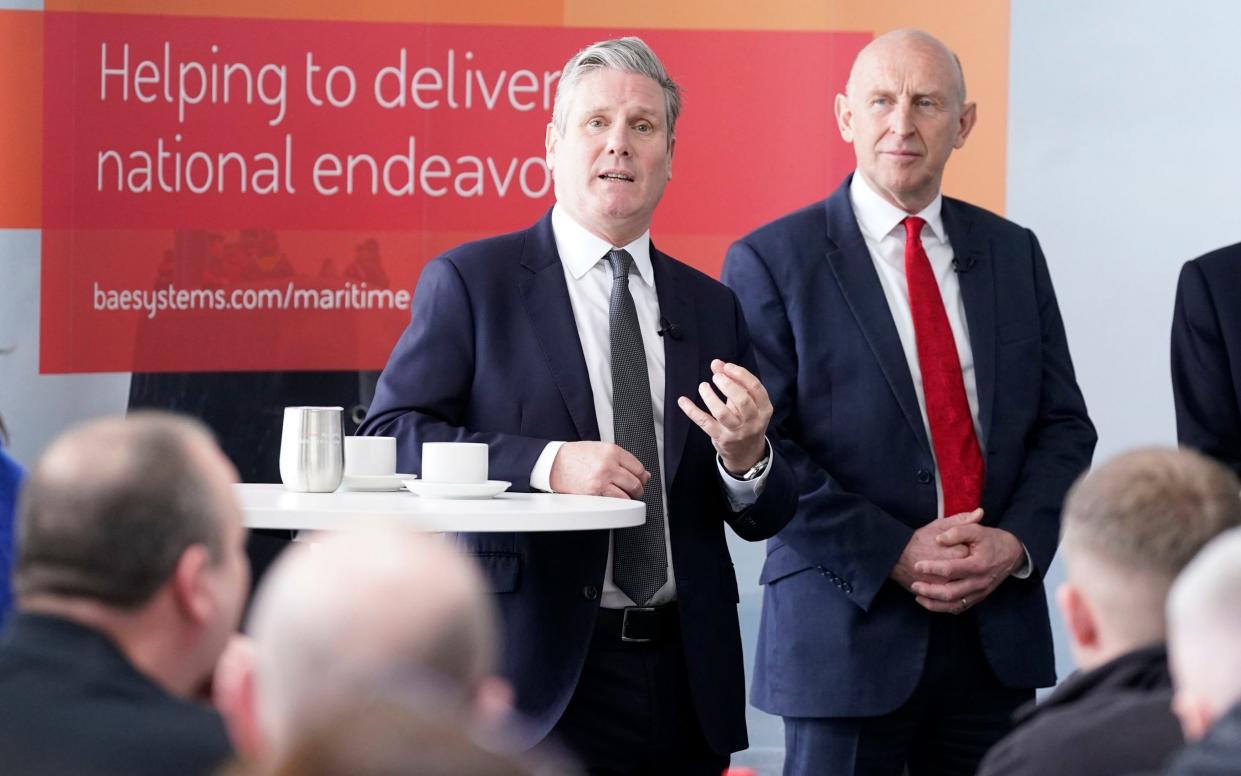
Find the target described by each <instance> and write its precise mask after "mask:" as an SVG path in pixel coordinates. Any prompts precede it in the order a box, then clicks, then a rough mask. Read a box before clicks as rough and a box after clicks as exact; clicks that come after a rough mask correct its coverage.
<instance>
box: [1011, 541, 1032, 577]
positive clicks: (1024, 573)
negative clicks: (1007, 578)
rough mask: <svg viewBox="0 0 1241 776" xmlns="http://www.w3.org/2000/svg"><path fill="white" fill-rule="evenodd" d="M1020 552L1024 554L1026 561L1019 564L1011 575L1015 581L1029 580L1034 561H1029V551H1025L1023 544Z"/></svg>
mask: <svg viewBox="0 0 1241 776" xmlns="http://www.w3.org/2000/svg"><path fill="white" fill-rule="evenodd" d="M1021 551H1022V552H1024V553H1025V555H1026V559H1025V560H1024V561H1022V562H1021V565H1020V566H1018V567H1017V570H1016V571H1014V572H1013V573H1012V576H1013V577H1016V578H1017V579H1029V578H1030V574H1031V573H1032V572H1033V571H1034V561H1032V560H1030V551H1029V550H1027V549H1026V546H1025V545H1024V544H1023V545H1021Z"/></svg>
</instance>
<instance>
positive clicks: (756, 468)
mask: <svg viewBox="0 0 1241 776" xmlns="http://www.w3.org/2000/svg"><path fill="white" fill-rule="evenodd" d="M769 465H771V451H770V450H768V451H767V455H764V456H763V457H762V458H761V459H759V462H758V463H756V464H754V465H753V466H751V467H750V468H749V469H746V472H745V474H742V475H741V476H739V477H737V479H739V480H742V481H748V480H753V479H757V478H758V476H759V475H760V474H762V473H763V472H765V471H767V467H768V466H769Z"/></svg>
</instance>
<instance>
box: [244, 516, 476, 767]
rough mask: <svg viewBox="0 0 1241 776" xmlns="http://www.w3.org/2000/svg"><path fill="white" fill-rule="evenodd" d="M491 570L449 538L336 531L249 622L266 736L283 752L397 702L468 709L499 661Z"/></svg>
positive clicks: (257, 606)
mask: <svg viewBox="0 0 1241 776" xmlns="http://www.w3.org/2000/svg"><path fill="white" fill-rule="evenodd" d="M496 630H497V627H496V622H495V612H494V610H493V608H492V604H491V601H490V599H489V598H488V597H487V595H486V593H485V590H484V586H483V581H482V577H481V575H480V573H479V572H478V571H477V570H476V569H475V568H474V566H473V565H472V564H471V563H470V561H469V559H467V558H466V557H464V556H462V555H461V554H460V553H458V552H457V551H456V550H455V549H454V548H453V547H452V546H451V545H450V544H448V543H447V542H446V541H444V540H443V539H442V538H440V537H434V536H426V535H422V534H417V533H414V532H412V531H407V530H405V531H402V530H393V531H359V532H348V533H341V534H335V535H331V536H327V537H325V538H323V540H322V541H316V542H314V543H313V544H309V543H308V544H302V545H299V546H296V547H294V548H293V549H292V550H290V551H289V552H288V553H286V555H285V556H284V557H283V558H282V559H281V560H280V561H279V562H278V563H277V565H276V566H275V567H274V568H273V569H272V571H271V573H270V574H269V575H268V577H267V579H266V581H265V582H264V583H263V585H261V586H260V588H259V591H258V594H257V595H256V598H255V602H254V609H253V613H252V615H251V620H250V632H251V635H252V636H253V637H254V641H255V645H256V650H257V654H256V665H255V682H256V685H257V692H258V705H259V714H260V717H261V721H262V726H263V728H264V733H265V737H266V738H267V740H268V741H269V743H270V745H271V746H272V747H274V748H275V749H279V748H281V747H282V746H285V745H287V743H288V741H290V740H291V738H292V736H293V735H295V734H296V733H297V731H299V730H304V729H305V728H306V726H307V725H310V724H314V723H315V722H316V721H318V720H319V719H320V718H321V717H322V716H323V715H324V714H325V713H330V712H331V711H332V710H333V709H338V708H340V707H341V706H343V705H346V704H349V703H353V702H356V701H357V700H359V699H368V698H373V697H387V698H390V699H393V700H401V701H403V702H404V701H410V700H419V699H418V698H416V697H414V698H411V697H409V696H411V695H422V694H424V693H426V692H430V693H432V694H433V695H434V696H435V698H436V700H437V701H448V702H450V703H451V702H460V704H461V705H462V706H466V705H468V703H469V701H470V700H471V696H472V694H473V693H474V692H475V691H476V690H477V688H478V687H479V686H480V684H481V683H482V682H483V681H484V680H485V679H486V678H487V677H489V676H490V675H491V673H492V672H493V671H494V668H495V661H496V651H497V645H496V639H497V634H496Z"/></svg>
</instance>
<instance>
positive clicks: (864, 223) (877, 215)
mask: <svg viewBox="0 0 1241 776" xmlns="http://www.w3.org/2000/svg"><path fill="white" fill-rule="evenodd" d="M849 201H850V202H851V203H852V205H853V214H854V216H855V217H856V218H857V222H858V228H859V229H860V230H861V232H862V239H863V240H865V241H866V248H867V250H868V251H870V258H871V260H872V261H873V262H874V263H875V271H876V272H877V273H878V275H879V284H880V285H881V286H883V295H884V297H886V298H887V300H888V309H889V310H890V311H891V313H892V321H893V323H895V324H896V333H897V334H898V335H899V336H900V338H901V348H902V349H903V350H904V351H905V362H906V363H907V364H908V365H909V375H910V377H912V378H913V383H914V392H915V393H917V395H918V409H919V410H920V411H921V412H922V426H923V428H925V429H926V438H927V439H928V440H929V439H930V438H931V424H930V421H929V420H928V419H927V414H926V394H925V392H924V391H923V388H922V368H921V367H920V366H919V365H918V341H917V339H916V338H915V336H914V320H913V312H912V311H911V310H910V308H909V284H908V283H907V282H906V280H905V225H904V221H905V219H906V218H908V217H909V215H910V214H909V213H906V212H905V211H904V210H901V209H900V208H898V207H897V206H896V205H893V204H892V203H891V202H888V201H887V200H886V199H884V198H883V197H881V196H879V194H878V193H877V192H876V191H875V190H874V189H872V188H871V187H870V184H869V183H867V182H866V179H865V178H863V177H862V174H861V173H859V172H854V174H853V182H852V183H851V184H850V185H849ZM943 204H944V196H943V194H942V193H940V194H936V195H935V199H933V200H932V201H931V204H929V205H927V206H926V207H925V208H923V209H922V210H921V211H919V212H918V213H915V214H914V215H915V216H917V217H918V218H921V219H922V220H924V221H926V225H925V226H924V227H922V248H923V250H925V251H926V256H927V258H928V259H930V262H931V272H932V273H934V275H935V282H936V284H938V285H939V295H940V297H941V298H942V299H943V301H944V312H946V313H947V314H948V327H949V328H950V329H952V339H953V341H954V342H956V345H957V357H958V358H959V359H960V360H961V378H962V380H963V381H964V382H965V398H966V401H968V402H969V405H970V419H971V420H972V421H973V422H974V435H975V436H976V437H977V438H978V448H979V452H981V453H982V456H983V460H984V461H986V456H987V446H986V440H985V439H983V435H982V427H981V426H980V425H979V423H978V382H977V380H976V379H975V377H974V351H973V349H972V348H971V347H970V332H969V328H968V326H967V325H966V322H965V302H964V301H963V300H962V299H961V282H960V279H959V278H958V277H957V273H956V271H955V270H953V268H952V259H953V253H952V245H951V243H949V242H948V234H947V232H945V231H944V217H943V212H942V211H943ZM931 455H932V456H934V455H935V450H934V446H933V445H932V449H931ZM935 514H936V517H943V516H944V483H943V481H942V480H941V479H940V477H939V464H938V463H936V466H935ZM1023 550H1024V546H1023ZM1025 556H1026V561H1025V564H1023V565H1022V567H1021V568H1019V569H1018V570H1017V571H1016V572H1015V573H1014V574H1013V576H1016V577H1021V578H1025V577H1027V576H1029V575H1030V571H1031V570H1032V567H1031V565H1030V553H1029V551H1028V550H1027V551H1025Z"/></svg>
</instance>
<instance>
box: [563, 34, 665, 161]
mask: <svg viewBox="0 0 1241 776" xmlns="http://www.w3.org/2000/svg"><path fill="white" fill-rule="evenodd" d="M596 70H619V71H621V72H622V73H636V74H637V75H644V76H646V77H647V78H650V79H651V80H652V81H654V82H655V83H657V84H659V86H660V88H661V89H662V90H663V92H664V108H665V114H666V116H667V119H668V142H672V138H673V137H674V136H675V133H676V125H677V117H678V116H680V115H681V88H680V87H679V86H677V84H676V82H675V81H673V80H672V78H671V76H669V75H668V71H667V70H665V69H664V63H663V62H660V61H659V57H657V56H655V52H654V51H652V50H651V47H650V46H648V45H646V42H645V41H643V40H642V39H641V38H636V37H633V36H630V37H627V38H615V39H613V40H601V41H599V42H598V43H592V44H590V45H589V46H587V47H586V48H584V49H582V50H581V51H579V52H577V53H576V54H574V55H573V56H572V57H570V58H569V61H568V62H566V63H565V66H564V69H563V70H561V71H560V81H559V82H558V83H557V84H556V101H555V103H554V104H553V106H552V124H554V125H555V127H556V132H558V133H559V134H560V135H561V136H562V137H563V136H564V132H565V125H566V124H567V122H568V115H567V114H568V112H569V103H570V102H572V100H573V90H574V89H575V88H576V87H577V82H578V81H579V80H581V78H582V76H584V75H586V74H587V73H592V72H594V71H596Z"/></svg>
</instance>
